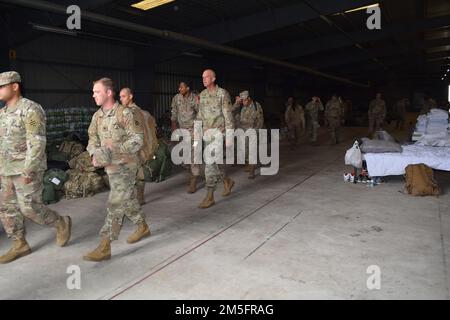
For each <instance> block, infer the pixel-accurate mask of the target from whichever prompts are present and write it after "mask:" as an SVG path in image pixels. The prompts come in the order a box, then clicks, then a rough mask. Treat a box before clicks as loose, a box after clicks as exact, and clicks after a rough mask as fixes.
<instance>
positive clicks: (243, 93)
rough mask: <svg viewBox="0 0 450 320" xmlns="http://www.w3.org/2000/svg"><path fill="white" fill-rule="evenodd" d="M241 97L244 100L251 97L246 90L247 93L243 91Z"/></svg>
mask: <svg viewBox="0 0 450 320" xmlns="http://www.w3.org/2000/svg"><path fill="white" fill-rule="evenodd" d="M239 97H240V98H241V99H242V100H245V99H248V98H249V97H250V93H249V92H248V91H247V90H246V91H242V92H241V93H239Z"/></svg>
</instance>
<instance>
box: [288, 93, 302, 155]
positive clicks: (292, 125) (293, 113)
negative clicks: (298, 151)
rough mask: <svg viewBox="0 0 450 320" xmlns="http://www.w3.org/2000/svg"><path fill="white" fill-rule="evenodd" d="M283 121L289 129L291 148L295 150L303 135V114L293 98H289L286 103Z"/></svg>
mask: <svg viewBox="0 0 450 320" xmlns="http://www.w3.org/2000/svg"><path fill="white" fill-rule="evenodd" d="M284 120H285V121H286V125H287V126H288V129H289V139H290V141H291V148H295V147H296V146H297V143H298V141H299V140H300V135H301V134H304V133H305V112H304V110H303V107H302V106H301V105H299V104H298V103H296V102H295V100H294V98H293V97H289V99H288V101H287V102H286V112H285V114H284Z"/></svg>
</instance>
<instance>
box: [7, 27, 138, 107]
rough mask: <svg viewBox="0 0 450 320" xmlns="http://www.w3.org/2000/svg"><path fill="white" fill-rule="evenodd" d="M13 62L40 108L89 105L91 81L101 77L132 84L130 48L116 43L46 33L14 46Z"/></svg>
mask: <svg viewBox="0 0 450 320" xmlns="http://www.w3.org/2000/svg"><path fill="white" fill-rule="evenodd" d="M15 63H16V66H15V68H16V69H17V70H19V71H20V72H21V74H22V77H23V79H24V84H25V90H26V95H27V97H29V98H30V99H32V100H35V101H37V102H39V103H40V104H42V106H43V107H44V109H45V108H54V107H62V108H64V107H83V106H84V107H89V106H92V105H93V104H94V103H93V100H92V97H91V96H92V81H94V80H96V79H98V78H100V77H103V76H107V77H110V78H112V79H113V80H114V81H115V82H116V85H117V86H118V87H121V86H133V67H134V51H133V49H132V48H129V47H124V46H119V45H113V44H107V43H103V42H96V41H92V40H86V39H78V38H76V37H67V36H59V35H52V34H49V35H44V36H42V37H39V38H37V39H35V40H33V41H31V42H28V43H26V44H24V45H22V46H21V47H19V48H17V60H16V62H15Z"/></svg>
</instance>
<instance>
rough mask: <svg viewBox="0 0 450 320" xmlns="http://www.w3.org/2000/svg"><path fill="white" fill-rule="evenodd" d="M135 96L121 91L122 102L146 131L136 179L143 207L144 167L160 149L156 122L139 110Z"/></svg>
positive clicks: (126, 89) (129, 91)
mask: <svg viewBox="0 0 450 320" xmlns="http://www.w3.org/2000/svg"><path fill="white" fill-rule="evenodd" d="M133 98H134V95H133V92H132V91H131V89H130V88H123V89H122V90H120V102H121V103H122V105H123V106H124V107H127V108H130V110H131V112H132V113H133V116H134V118H135V119H136V120H137V121H139V122H140V123H142V126H143V129H144V145H143V146H142V149H141V150H139V153H138V156H139V167H138V172H137V177H136V190H137V199H138V201H139V204H140V205H141V206H142V205H144V204H145V197H144V193H145V177H144V165H145V163H147V161H150V160H152V159H153V156H154V154H155V151H156V149H157V147H158V140H157V138H156V121H155V118H153V116H152V115H151V114H150V113H149V112H148V111H145V110H142V109H141V108H139V107H138V106H137V105H136V103H134V101H133Z"/></svg>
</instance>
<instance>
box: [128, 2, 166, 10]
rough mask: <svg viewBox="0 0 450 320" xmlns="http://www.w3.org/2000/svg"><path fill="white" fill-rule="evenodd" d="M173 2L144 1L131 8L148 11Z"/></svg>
mask: <svg viewBox="0 0 450 320" xmlns="http://www.w3.org/2000/svg"><path fill="white" fill-rule="evenodd" d="M174 1H175V0H144V1H141V2H137V3H135V4H132V5H131V6H132V7H133V8H137V9H141V10H150V9H153V8H156V7H159V6H162V5H164V4H166V3H170V2H174Z"/></svg>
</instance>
